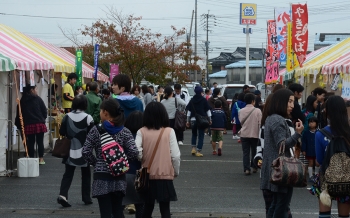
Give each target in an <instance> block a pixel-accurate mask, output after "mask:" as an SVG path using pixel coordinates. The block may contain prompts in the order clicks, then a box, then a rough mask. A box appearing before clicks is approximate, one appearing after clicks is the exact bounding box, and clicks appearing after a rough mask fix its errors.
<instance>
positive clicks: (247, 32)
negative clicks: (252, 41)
mask: <svg viewBox="0 0 350 218" xmlns="http://www.w3.org/2000/svg"><path fill="white" fill-rule="evenodd" d="M245 34H246V47H245V49H246V54H245V84H246V85H249V24H247V27H246V32H245Z"/></svg>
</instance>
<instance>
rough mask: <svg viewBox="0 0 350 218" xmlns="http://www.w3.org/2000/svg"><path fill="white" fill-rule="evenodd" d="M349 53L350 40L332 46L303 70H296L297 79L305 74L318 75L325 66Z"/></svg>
mask: <svg viewBox="0 0 350 218" xmlns="http://www.w3.org/2000/svg"><path fill="white" fill-rule="evenodd" d="M348 52H350V38H347V39H344V40H343V41H341V42H339V43H337V44H334V45H331V46H330V47H329V49H327V50H326V51H324V52H322V53H321V54H319V55H317V56H316V57H315V58H313V59H312V60H310V61H308V62H307V63H305V64H304V66H303V67H302V68H300V67H298V68H297V69H295V77H299V76H301V75H302V74H305V73H306V74H316V73H318V72H320V70H321V69H322V67H323V65H326V64H329V63H331V62H333V61H334V60H336V59H338V58H339V57H340V56H342V55H344V54H346V53H348Z"/></svg>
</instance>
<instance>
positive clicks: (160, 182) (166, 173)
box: [136, 102, 180, 218]
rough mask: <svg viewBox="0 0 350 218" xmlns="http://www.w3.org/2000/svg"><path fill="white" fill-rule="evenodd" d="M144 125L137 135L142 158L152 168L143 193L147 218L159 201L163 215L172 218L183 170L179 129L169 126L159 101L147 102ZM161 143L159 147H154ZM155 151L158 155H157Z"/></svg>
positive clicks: (163, 217) (149, 217) (166, 115)
mask: <svg viewBox="0 0 350 218" xmlns="http://www.w3.org/2000/svg"><path fill="white" fill-rule="evenodd" d="M143 126H144V127H142V128H141V129H140V130H139V131H137V134H136V145H137V149H138V151H139V154H138V158H139V160H141V162H142V167H147V166H149V163H150V161H151V159H152V161H153V162H152V165H151V166H150V169H149V187H148V189H147V190H146V192H145V193H143V194H142V196H143V199H144V200H145V210H144V213H143V218H151V217H152V213H153V209H154V204H155V201H156V200H157V202H159V209H160V213H161V216H162V218H170V217H171V216H170V201H177V195H176V191H175V187H174V184H173V180H174V178H175V177H177V176H178V175H179V172H180V150H179V146H178V144H177V141H176V136H175V132H174V130H173V129H172V128H169V127H168V126H169V117H168V114H167V112H166V110H165V107H164V106H163V105H162V104H161V103H159V102H151V103H149V104H148V105H147V107H146V110H145V113H144V116H143ZM159 137H160V141H159V142H158V146H157V150H154V149H155V147H156V144H157V140H158V138H159ZM153 154H154V156H153Z"/></svg>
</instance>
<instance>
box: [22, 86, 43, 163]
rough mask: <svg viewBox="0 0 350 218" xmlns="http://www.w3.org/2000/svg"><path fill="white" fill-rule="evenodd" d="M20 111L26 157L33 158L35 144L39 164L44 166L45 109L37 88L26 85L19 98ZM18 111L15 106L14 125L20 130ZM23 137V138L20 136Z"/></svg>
mask: <svg viewBox="0 0 350 218" xmlns="http://www.w3.org/2000/svg"><path fill="white" fill-rule="evenodd" d="M20 103H21V111H22V116H23V123H24V133H25V136H26V138H27V146H28V155H29V157H34V154H35V149H34V145H35V142H36V143H37V144H38V153H39V164H40V165H43V164H45V161H44V158H43V157H44V133H45V132H47V127H46V125H45V123H46V117H47V108H46V106H45V103H44V101H43V100H42V99H41V98H40V96H39V95H38V93H37V87H36V86H31V85H29V84H28V85H27V86H26V87H24V88H23V95H22V98H21V101H20ZM18 113H19V111H18V106H17V116H16V120H15V124H16V126H17V128H18V129H21V123H20V120H19V114H18ZM22 137H23V136H22Z"/></svg>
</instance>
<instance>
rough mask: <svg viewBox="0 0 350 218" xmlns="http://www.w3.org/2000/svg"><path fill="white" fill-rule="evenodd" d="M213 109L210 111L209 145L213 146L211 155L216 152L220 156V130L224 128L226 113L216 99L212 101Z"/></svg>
mask: <svg viewBox="0 0 350 218" xmlns="http://www.w3.org/2000/svg"><path fill="white" fill-rule="evenodd" d="M214 107H215V108H214V109H213V110H212V111H211V122H212V124H211V126H210V129H211V137H212V138H211V146H212V147H213V155H216V154H218V156H221V154H222V153H221V152H222V143H223V142H222V131H224V130H225V124H226V115H225V112H224V111H223V110H222V108H221V107H222V103H221V101H220V100H216V101H215V103H214ZM216 142H218V143H219V148H218V152H216Z"/></svg>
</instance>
